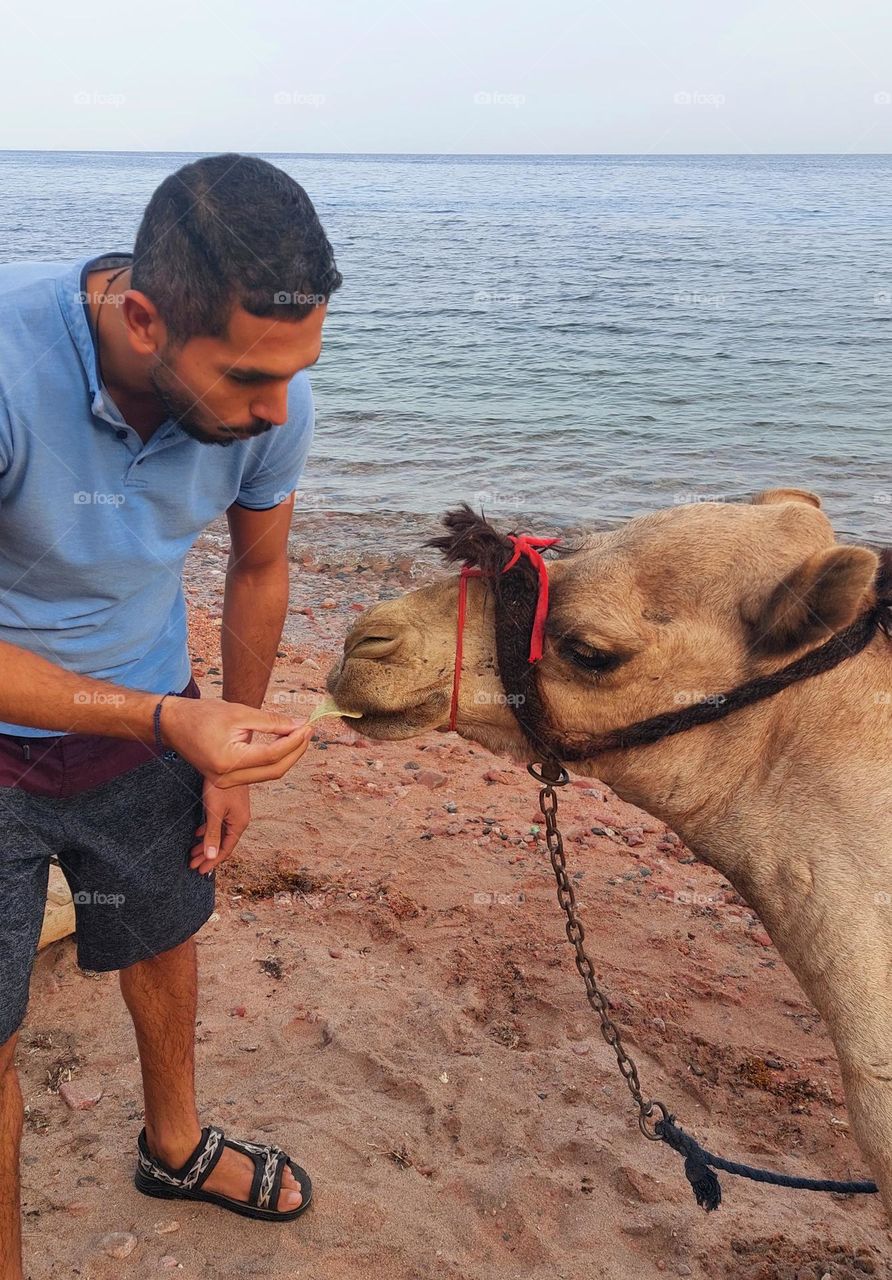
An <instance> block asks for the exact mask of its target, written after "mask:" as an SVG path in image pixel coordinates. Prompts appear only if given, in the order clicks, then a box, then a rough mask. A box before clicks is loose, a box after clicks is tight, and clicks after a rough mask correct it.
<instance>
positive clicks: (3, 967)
mask: <svg viewBox="0 0 892 1280" xmlns="http://www.w3.org/2000/svg"><path fill="white" fill-rule="evenodd" d="M172 754H173V759H164V758H163V757H161V756H155V757H154V758H153V759H151V760H149V761H146V762H145V763H143V764H140V765H138V766H137V767H136V768H134V769H130V770H128V771H127V772H126V773H122V774H119V775H118V776H117V777H115V778H112V779H110V780H109V781H107V782H103V783H100V784H99V785H98V786H95V787H92V788H90V789H89V790H87V791H81V792H79V793H78V794H76V795H70V796H63V797H56V796H44V795H33V794H31V793H29V792H27V791H24V790H21V789H20V788H17V787H6V786H0V1044H3V1043H4V1042H5V1041H6V1040H8V1039H9V1037H10V1036H11V1035H12V1034H13V1032H14V1031H16V1030H17V1029H18V1027H19V1026H20V1024H21V1022H22V1019H23V1018H24V1016H25V1011H26V1009H27V1006H28V988H29V984H30V979H31V969H32V967H33V964H34V955H35V952H36V949H37V942H38V939H39V937H40V931H41V927H42V925H43V913H44V907H45V903H46V891H47V881H48V877H49V865H50V863H49V860H50V855H51V854H55V855H56V856H57V857H58V860H59V863H60V865H61V867H62V870H63V872H64V873H65V878H66V880H67V881H68V884H69V886H70V888H71V894H72V897H73V899H74V909H75V916H76V921H77V962H78V964H79V966H80V967H81V968H82V969H89V970H92V971H94V972H103V971H106V970H109V969H124V968H126V967H127V966H128V965H131V964H134V963H135V962H136V961H137V960H144V959H146V958H147V957H149V956H155V955H158V954H160V953H161V952H162V951H167V950H169V949H170V948H171V947H175V946H177V945H178V944H179V943H181V942H185V940H186V939H187V938H189V937H191V936H192V934H193V933H196V932H197V931H198V930H199V929H200V928H201V926H202V925H203V924H204V923H205V921H206V920H207V919H208V917H209V916H210V914H211V912H212V911H213V909H214V896H215V891H216V872H215V871H214V872H211V874H210V875H207V876H205V875H203V874H202V873H201V872H199V871H194V870H193V869H192V868H191V867H190V866H189V857H190V854H191V851H192V848H193V846H194V845H195V844H196V836H195V830H196V828H197V827H198V826H199V825H200V824H201V823H202V822H203V821H204V816H205V815H204V805H203V803H202V786H203V778H202V775H201V773H200V771H199V770H198V769H196V768H195V766H194V765H192V764H190V763H189V761H188V760H184V759H183V757H182V756H179V755H176V754H175V753H172Z"/></svg>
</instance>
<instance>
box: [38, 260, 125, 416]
mask: <svg viewBox="0 0 892 1280" xmlns="http://www.w3.org/2000/svg"><path fill="white" fill-rule="evenodd" d="M132 261H133V254H132V253H126V252H119V253H100V254H95V253H94V254H91V255H90V257H88V258H79V259H78V260H77V262H75V263H73V264H72V266H71V267H69V269H68V270H67V271H66V272H64V273H63V274H62V275H61V276H59V277H58V279H57V280H56V296H57V298H58V300H59V306H60V307H61V309H62V315H63V316H64V318H65V323H66V325H67V326H68V331H69V333H70V334H71V337H72V341H73V342H74V345H75V348H76V350H77V353H78V355H79V356H80V359H81V364H82V365H83V367H84V372H85V374H86V376H87V386H88V387H89V391H90V408H91V409H92V411H93V413H94V414H95V415H96V416H97V417H101V418H105V419H106V421H108V420H112V419H113V420H114V421H115V422H119V421H121V416H120V414H119V413H117V412H115V409H114V406H113V405H112V404H111V402H110V401H106V400H105V398H104V396H103V394H102V391H103V387H102V379H101V378H100V375H99V353H98V351H97V349H96V343H95V342H94V339H93V329H92V327H91V325H90V319H89V308H88V304H87V274H88V272H90V271H96V270H98V269H99V268H100V267H109V268H112V267H125V266H127V265H128V264H129V263H130V262H132Z"/></svg>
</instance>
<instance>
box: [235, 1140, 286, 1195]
mask: <svg viewBox="0 0 892 1280" xmlns="http://www.w3.org/2000/svg"><path fill="white" fill-rule="evenodd" d="M226 1145H227V1146H230V1147H234V1148H235V1150H236V1151H242V1152H244V1154H245V1155H246V1156H250V1157H251V1159H252V1160H253V1161H254V1181H253V1182H252V1184H251V1190H250V1192H249V1195H248V1204H252V1205H254V1206H255V1208H257V1209H269V1208H272V1207H273V1206H274V1205H276V1204H278V1200H279V1190H280V1188H281V1185H282V1177H283V1175H284V1169H285V1165H286V1164H287V1163H288V1157H287V1155H286V1154H285V1152H284V1151H283V1150H282V1148H281V1147H277V1146H275V1145H273V1144H272V1143H269V1144H267V1145H261V1144H260V1143H257V1142H242V1141H241V1140H240V1139H238V1138H227V1139H226Z"/></svg>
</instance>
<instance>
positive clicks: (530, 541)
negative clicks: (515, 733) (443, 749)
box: [449, 533, 560, 729]
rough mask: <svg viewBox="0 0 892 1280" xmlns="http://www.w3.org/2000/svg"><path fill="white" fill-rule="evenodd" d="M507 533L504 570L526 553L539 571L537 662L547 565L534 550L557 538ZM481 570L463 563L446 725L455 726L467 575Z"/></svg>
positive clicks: (533, 643)
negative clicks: (507, 556)
mask: <svg viewBox="0 0 892 1280" xmlns="http://www.w3.org/2000/svg"><path fill="white" fill-rule="evenodd" d="M508 537H509V538H510V539H511V541H512V542H513V543H514V554H513V555H512V557H511V559H510V560H509V561H508V563H507V564H506V565H505V566H504V568H503V569H502V573H507V572H508V570H509V569H513V568H514V566H515V565H516V564H517V562H518V560H519V559H520V557H521V556H527V557H528V558H529V560H530V562H531V563H532V565H533V567H534V568H535V570H536V572H537V573H538V575H539V594H538V596H537V597H536V609H535V612H534V614H533V629H532V632H531V634H530V656H529V661H530V662H538V661H539V659H540V658H541V657H542V641H543V639H544V636H545V619H546V617H547V616H548V566H547V565H546V563H545V561H544V560H543V559H542V557H541V556H540V554H539V552H538V551H537V550H536V548H537V547H553V546H554V544H555V543H556V542H560V538H534V537H532V536H531V535H530V534H527V533H522V534H520V535H519V536H515V535H514V534H513V533H509V534H508ZM482 576H483V571H482V570H481V569H475V568H473V567H472V566H471V565H467V564H466V565H463V566H462V570H461V573H460V574H459V583H458V624H457V627H456V635H455V668H454V670H453V673H452V705H451V706H450V708H449V728H450V729H454V728H455V721H456V716H457V715H458V687H459V684H460V683H461V663H462V650H463V647H464V634H465V617H466V614H467V605H468V578H481V577H482Z"/></svg>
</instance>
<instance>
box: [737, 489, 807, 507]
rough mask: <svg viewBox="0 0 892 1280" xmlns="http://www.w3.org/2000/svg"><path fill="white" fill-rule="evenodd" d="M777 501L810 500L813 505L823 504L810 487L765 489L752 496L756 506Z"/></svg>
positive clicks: (752, 502)
mask: <svg viewBox="0 0 892 1280" xmlns="http://www.w3.org/2000/svg"><path fill="white" fill-rule="evenodd" d="M776 502H808V503H810V504H811V505H812V506H813V507H820V505H821V499H820V498H819V497H818V495H817V494H816V493H812V492H811V490H810V489H763V490H762V492H761V493H757V494H754V495H753V497H752V498H750V505H751V506H754V507H761V506H769V505H773V504H774V503H776Z"/></svg>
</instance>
